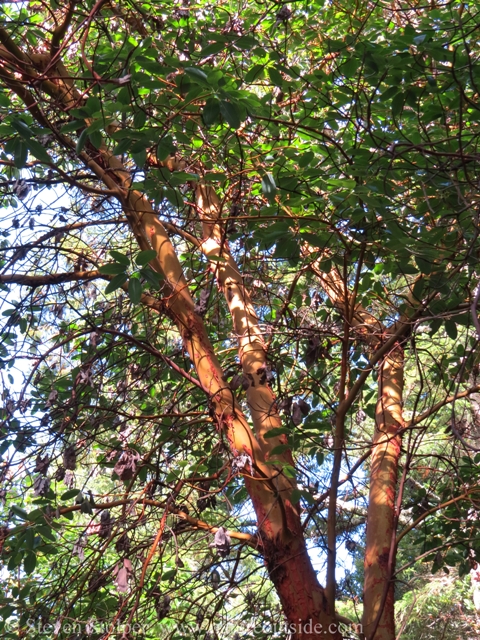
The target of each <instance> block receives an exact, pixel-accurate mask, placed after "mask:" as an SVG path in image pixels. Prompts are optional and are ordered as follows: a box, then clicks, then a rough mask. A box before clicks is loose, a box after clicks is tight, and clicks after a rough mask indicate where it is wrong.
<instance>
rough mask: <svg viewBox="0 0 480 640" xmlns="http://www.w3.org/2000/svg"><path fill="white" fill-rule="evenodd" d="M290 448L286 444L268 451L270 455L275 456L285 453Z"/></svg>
mask: <svg viewBox="0 0 480 640" xmlns="http://www.w3.org/2000/svg"><path fill="white" fill-rule="evenodd" d="M289 448H290V447H289V446H288V444H279V445H277V446H276V447H273V449H272V450H271V451H270V455H272V456H276V455H280V454H282V453H285V451H287V450H288V449H289Z"/></svg>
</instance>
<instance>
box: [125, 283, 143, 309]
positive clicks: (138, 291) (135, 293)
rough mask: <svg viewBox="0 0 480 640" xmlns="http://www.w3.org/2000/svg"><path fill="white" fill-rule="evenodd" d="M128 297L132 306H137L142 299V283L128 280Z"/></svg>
mask: <svg viewBox="0 0 480 640" xmlns="http://www.w3.org/2000/svg"><path fill="white" fill-rule="evenodd" d="M128 296H129V298H130V300H131V302H132V304H138V303H139V302H140V298H141V297H142V283H141V282H140V280H139V279H138V278H130V280H129V281H128Z"/></svg>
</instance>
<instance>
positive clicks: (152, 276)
mask: <svg viewBox="0 0 480 640" xmlns="http://www.w3.org/2000/svg"><path fill="white" fill-rule="evenodd" d="M140 275H141V276H142V278H145V280H146V281H147V282H148V283H149V284H150V285H152V287H154V288H155V289H159V288H160V283H161V282H162V280H163V276H162V274H161V273H157V272H156V271H154V270H153V269H151V268H150V267H147V268H146V269H140Z"/></svg>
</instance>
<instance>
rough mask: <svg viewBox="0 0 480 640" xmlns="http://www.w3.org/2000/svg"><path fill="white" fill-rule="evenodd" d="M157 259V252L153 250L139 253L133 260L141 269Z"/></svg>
mask: <svg viewBox="0 0 480 640" xmlns="http://www.w3.org/2000/svg"><path fill="white" fill-rule="evenodd" d="M156 257H157V252H156V251H155V250H154V249H148V250H147V251H140V253H139V254H138V255H137V257H136V258H135V262H136V263H137V264H138V265H139V266H141V267H143V266H145V265H146V264H148V263H149V262H151V261H152V260H154V259H155V258H156Z"/></svg>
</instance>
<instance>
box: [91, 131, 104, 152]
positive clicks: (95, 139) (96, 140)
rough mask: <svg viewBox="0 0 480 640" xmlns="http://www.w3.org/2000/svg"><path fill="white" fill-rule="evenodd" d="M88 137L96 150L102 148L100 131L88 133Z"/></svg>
mask: <svg viewBox="0 0 480 640" xmlns="http://www.w3.org/2000/svg"><path fill="white" fill-rule="evenodd" d="M88 137H89V138H90V142H91V143H92V144H93V146H94V147H95V148H96V149H100V147H101V146H102V142H103V138H102V134H101V133H100V131H94V132H93V133H89V134H88Z"/></svg>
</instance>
